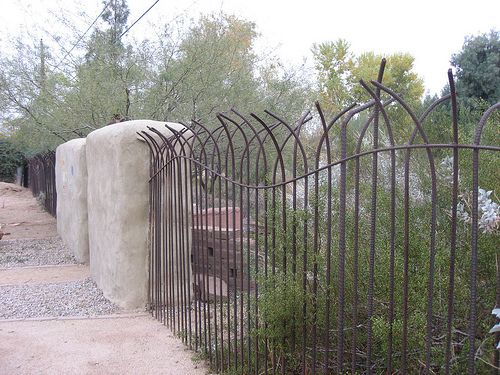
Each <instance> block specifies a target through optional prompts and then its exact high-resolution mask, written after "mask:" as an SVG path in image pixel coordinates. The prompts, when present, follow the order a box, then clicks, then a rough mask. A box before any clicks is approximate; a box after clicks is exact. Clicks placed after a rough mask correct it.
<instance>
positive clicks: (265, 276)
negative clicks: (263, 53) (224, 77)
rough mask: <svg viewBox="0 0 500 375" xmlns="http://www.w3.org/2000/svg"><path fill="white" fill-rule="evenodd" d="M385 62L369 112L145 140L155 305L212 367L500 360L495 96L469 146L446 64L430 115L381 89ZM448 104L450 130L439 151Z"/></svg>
mask: <svg viewBox="0 0 500 375" xmlns="http://www.w3.org/2000/svg"><path fill="white" fill-rule="evenodd" d="M383 70H384V63H383V64H382V66H381V70H380V73H379V77H378V80H377V81H372V82H371V83H369V84H367V83H365V82H361V86H362V87H363V88H364V90H366V92H367V93H369V94H370V95H371V97H372V98H373V99H372V100H371V101H370V102H368V103H366V104H363V105H353V106H351V107H349V108H347V109H346V110H344V111H343V112H341V113H339V114H337V115H335V116H333V117H332V118H330V119H327V118H326V117H327V116H326V115H325V114H324V113H323V111H322V109H321V107H320V106H319V105H317V109H316V112H317V113H316V114H314V115H313V114H312V113H305V114H304V115H303V116H302V117H301V118H300V119H299V120H298V121H297V122H296V123H295V124H293V125H292V124H289V123H287V122H286V121H285V120H283V119H281V118H279V117H278V116H276V115H274V114H273V113H270V112H267V113H266V114H265V115H264V116H259V115H255V114H252V115H251V116H248V117H246V116H242V115H240V114H239V113H237V112H236V111H233V112H232V113H231V114H230V115H227V114H220V115H218V117H217V120H218V124H217V125H215V126H208V125H204V124H201V123H199V122H196V121H194V122H193V124H192V126H190V127H189V129H186V131H184V132H178V131H175V130H174V129H170V128H169V129H170V130H171V132H172V134H173V135H172V136H171V137H166V136H164V135H162V134H161V133H160V132H158V131H156V130H154V129H150V131H145V132H142V133H141V136H142V137H143V138H144V139H145V140H146V141H147V142H148V144H149V146H150V148H151V167H150V168H151V170H150V172H151V179H150V202H151V209H150V222H151V263H150V306H151V311H152V313H153V315H154V316H155V317H157V318H158V319H160V320H161V321H164V322H166V323H167V324H168V325H169V326H170V327H171V328H172V329H173V330H174V331H175V332H176V333H177V334H179V335H180V336H181V337H182V338H183V340H184V341H185V342H186V343H187V344H189V345H190V346H191V347H193V348H194V349H195V350H197V351H200V352H201V353H203V354H204V355H206V356H207V358H208V359H209V361H210V363H211V364H212V366H213V367H214V368H215V369H217V370H219V371H222V372H227V373H242V374H251V373H255V374H262V373H265V374H267V373H276V372H278V373H303V374H309V373H312V374H314V373H325V374H328V373H331V374H344V373H350V374H375V373H377V374H378V373H389V374H391V373H422V372H423V373H444V374H450V373H453V374H462V373H466V372H467V373H468V374H476V373H485V372H486V371H489V369H492V368H493V367H492V366H498V364H499V361H498V355H497V353H496V352H495V350H494V341H495V338H494V337H493V336H491V335H488V334H487V332H488V329H489V327H490V326H491V323H492V320H491V317H490V311H491V309H492V307H493V306H494V305H495V303H496V304H497V305H498V304H500V301H499V295H498V290H499V288H498V285H497V280H498V276H497V275H498V274H497V273H496V272H497V270H496V268H495V263H496V262H495V258H496V256H497V254H496V252H497V249H498V246H499V240H498V238H499V236H498V230H499V228H498V225H499V219H498V218H499V215H500V213H499V212H498V206H495V204H496V203H495V202H494V201H495V199H496V198H494V197H493V195H492V194H493V193H491V192H488V191H487V189H488V188H490V189H493V188H495V187H496V186H498V183H499V176H498V168H497V166H498V161H499V154H498V151H500V147H498V146H497V145H494V144H492V145H485V144H484V143H483V141H485V139H486V141H488V142H490V141H492V142H494V143H495V142H496V140H495V139H496V138H495V134H496V132H498V123H496V124H495V122H497V121H498V116H497V115H498V112H495V111H497V110H498V109H499V108H500V103H498V104H496V105H494V106H493V107H491V108H490V109H488V110H487V111H486V112H485V113H484V114H483V116H482V117H481V119H480V121H479V123H478V125H477V127H476V129H475V134H474V135H473V137H472V139H469V140H467V141H462V139H463V138H464V137H465V136H466V135H464V134H462V133H460V131H459V123H458V115H457V103H456V95H455V90H454V83H453V80H452V77H451V72H450V89H451V93H450V94H449V95H447V96H445V97H443V98H441V99H439V100H437V101H436V102H435V103H433V104H432V105H431V107H429V108H428V110H426V111H425V112H423V113H422V114H421V115H420V116H417V114H415V113H414V112H413V111H412V110H411V109H410V108H409V107H408V106H407V104H406V103H405V102H404V100H402V99H401V98H400V97H399V96H398V95H397V94H396V93H395V92H393V91H391V90H390V89H389V88H387V87H385V86H384V85H382V84H381V83H380V82H382V77H383ZM442 106H449V109H450V111H451V117H450V123H449V125H448V126H449V127H450V130H449V131H448V130H447V129H446V124H443V123H440V124H439V126H441V128H442V131H443V133H442V134H449V135H450V138H449V139H448V140H446V141H445V142H443V141H442V140H441V139H440V140H439V142H434V140H433V139H429V137H428V134H431V133H432V134H436V133H438V130H436V129H434V128H431V127H433V126H437V125H436V122H435V116H434V115H435V114H436V113H437V111H438V110H439V108H441V107H442ZM486 125H487V126H486ZM166 126H167V128H168V125H166ZM493 126H496V127H493ZM488 127H491V129H489V128H488ZM460 129H461V130H463V128H462V127H460ZM491 134H493V136H491ZM482 188H485V189H486V190H484V189H482ZM488 205H490V206H488ZM487 206H488V207H489V208H488V207H487ZM491 207H493V208H491ZM488 210H489V211H492V212H489V211H488ZM487 212H489V214H490V216H489V218H488V215H486V213H487ZM485 215H486V216H485ZM496 341H498V337H496Z"/></svg>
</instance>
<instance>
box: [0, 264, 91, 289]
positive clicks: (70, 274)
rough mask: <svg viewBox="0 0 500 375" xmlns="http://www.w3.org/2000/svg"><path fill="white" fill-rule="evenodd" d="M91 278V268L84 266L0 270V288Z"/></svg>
mask: <svg viewBox="0 0 500 375" xmlns="http://www.w3.org/2000/svg"><path fill="white" fill-rule="evenodd" d="M89 276H90V270H89V266H87V265H83V264H75V265H64V266H39V267H14V268H5V269H2V268H0V286H3V285H19V284H43V283H57V282H67V281H74V280H83V279H86V278H87V277H89Z"/></svg>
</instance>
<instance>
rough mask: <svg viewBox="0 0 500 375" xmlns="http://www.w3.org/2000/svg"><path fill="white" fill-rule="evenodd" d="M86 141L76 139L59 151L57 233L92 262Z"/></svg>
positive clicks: (83, 259)
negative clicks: (88, 213) (88, 214)
mask: <svg viewBox="0 0 500 375" xmlns="http://www.w3.org/2000/svg"><path fill="white" fill-rule="evenodd" d="M85 143H86V140H85V139H84V138H79V139H73V140H71V141H69V142H66V143H64V144H62V145H60V146H59V147H58V148H57V150H56V189H57V232H58V233H59V235H60V236H61V239H62V241H63V242H64V244H65V245H66V246H67V247H68V248H69V249H70V251H71V252H72V253H73V255H74V256H75V258H76V260H77V261H78V262H81V263H88V261H89V239H88V237H89V236H88V226H87V161H86V153H85Z"/></svg>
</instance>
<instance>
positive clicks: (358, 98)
mask: <svg viewBox="0 0 500 375" xmlns="http://www.w3.org/2000/svg"><path fill="white" fill-rule="evenodd" d="M312 51H313V55H314V59H315V61H316V71H317V74H318V86H319V93H320V97H321V104H322V105H323V108H325V109H326V110H327V111H328V112H330V113H331V114H333V113H336V112H339V111H340V110H342V109H343V108H345V107H347V106H348V105H350V104H352V103H355V102H363V101H366V100H369V98H370V97H369V95H368V93H367V92H366V91H365V90H364V89H363V88H362V87H361V86H360V85H359V80H360V79H363V80H365V81H367V82H369V81H370V80H374V79H377V74H378V70H379V67H380V62H381V60H382V58H383V57H384V56H382V55H378V54H375V53H373V52H366V53H363V54H361V55H358V56H356V55H354V54H353V53H352V52H351V51H350V45H349V43H348V42H347V41H345V40H343V39H339V40H337V41H335V42H326V43H321V44H315V45H314V46H313V50H312ZM386 60H387V65H386V70H385V73H384V79H383V83H384V84H385V85H387V86H389V87H390V88H392V89H393V90H395V91H396V92H397V93H398V94H401V95H402V96H403V98H404V99H405V100H407V101H408V102H410V103H411V104H412V103H418V102H419V100H420V98H421V96H422V95H423V93H424V85H423V81H422V79H421V78H419V77H418V75H417V74H416V73H415V72H414V71H413V63H414V60H415V59H414V58H413V57H412V56H411V55H409V54H407V53H395V54H391V55H389V56H386Z"/></svg>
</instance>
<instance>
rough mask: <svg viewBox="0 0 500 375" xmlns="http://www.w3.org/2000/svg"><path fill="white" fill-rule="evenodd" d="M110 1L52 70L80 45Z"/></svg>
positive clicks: (109, 2)
mask: <svg viewBox="0 0 500 375" xmlns="http://www.w3.org/2000/svg"><path fill="white" fill-rule="evenodd" d="M111 1H112V0H110V1H108V3H107V4H106V5H105V6H104V8H103V9H102V11H101V13H99V15H98V16H97V17H96V18H95V19H94V21H93V22H92V23H91V24H90V26H89V27H88V28H87V30H85V32H84V33H83V34H82V35H80V37H79V38H78V40H77V41H76V43H75V44H73V47H71V49H70V50H69V51H68V52H66V54H65V55H64V57H63V58H62V59H61V61H59V63H57V65H56V66H55V68H54V69H57V68H59V65H61V63H62V62H63V61H64V60H65V59H66V57H68V56H69V54H70V53H71V52H72V51H73V50H74V49H75V48H76V46H77V45H78V43H80V41H81V40H82V39H83V37H84V36H85V35H87V33H88V32H89V30H90V29H91V28H92V26H94V25H95V23H96V22H97V20H99V18H101V16H102V14H103V13H104V12H105V11H106V9H108V6H109V4H111Z"/></svg>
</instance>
